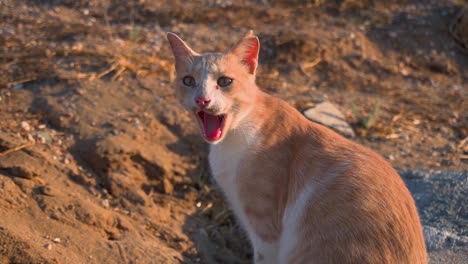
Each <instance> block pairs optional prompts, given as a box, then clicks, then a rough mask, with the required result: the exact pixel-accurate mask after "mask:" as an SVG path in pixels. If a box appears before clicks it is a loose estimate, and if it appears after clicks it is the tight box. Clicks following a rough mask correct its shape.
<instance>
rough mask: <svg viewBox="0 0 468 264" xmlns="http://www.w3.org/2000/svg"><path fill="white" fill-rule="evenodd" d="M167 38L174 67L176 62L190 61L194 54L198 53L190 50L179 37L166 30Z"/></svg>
mask: <svg viewBox="0 0 468 264" xmlns="http://www.w3.org/2000/svg"><path fill="white" fill-rule="evenodd" d="M167 40H168V41H169V44H170V45H171V50H172V54H173V55H174V58H175V61H176V67H177V65H178V64H181V63H187V61H191V60H192V58H193V57H194V56H199V55H200V54H198V53H197V52H195V51H194V50H192V49H191V48H190V47H189V46H188V45H187V44H186V43H185V42H184V41H183V40H182V39H181V38H179V37H178V36H177V35H176V34H174V33H171V32H167Z"/></svg>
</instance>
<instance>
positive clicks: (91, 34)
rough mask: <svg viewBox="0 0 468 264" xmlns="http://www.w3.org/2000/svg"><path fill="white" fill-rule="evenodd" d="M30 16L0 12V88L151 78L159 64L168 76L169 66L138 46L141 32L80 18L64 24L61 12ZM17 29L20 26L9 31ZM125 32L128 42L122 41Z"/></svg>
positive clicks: (72, 16) (141, 46)
mask: <svg viewBox="0 0 468 264" xmlns="http://www.w3.org/2000/svg"><path fill="white" fill-rule="evenodd" d="M27 12H28V10H15V11H14V12H12V11H11V10H9V9H8V8H2V9H1V10H0V16H1V17H2V19H3V20H4V21H5V22H6V23H5V27H4V28H3V29H2V30H1V31H0V43H1V45H0V88H5V87H10V88H11V87H13V88H14V87H15V86H17V85H21V84H23V83H27V82H30V81H37V80H44V79H51V78H58V79H90V80H93V79H96V78H104V77H106V76H109V77H110V78H112V79H113V80H116V79H118V78H119V77H120V76H121V74H122V73H124V72H130V73H132V74H136V75H145V74H148V73H149V72H150V71H152V70H155V65H156V66H157V67H156V69H157V70H164V71H167V72H170V69H171V62H170V61H168V60H164V59H161V58H159V57H158V56H156V54H155V52H152V51H151V49H150V48H149V47H147V46H145V45H141V43H138V35H139V34H141V33H140V32H139V31H137V30H134V29H130V30H128V28H124V29H122V28H121V27H120V28H119V27H115V26H114V27H111V26H109V25H107V26H105V25H104V26H103V25H102V24H99V23H92V21H86V20H85V19H84V18H83V17H80V16H79V13H78V14H71V15H70V17H69V18H68V19H67V20H64V19H63V18H61V17H59V16H57V15H56V13H58V12H59V11H54V10H44V12H36V13H31V14H28V13H27ZM13 24H17V25H20V26H19V27H18V28H16V29H15V28H9V26H10V25H13ZM18 29H19V30H18ZM125 31H129V33H128V34H127V37H128V38H127V39H125V38H120V37H118V33H121V32H125ZM51 32H53V33H54V34H50V33H51ZM132 32H133V33H132Z"/></svg>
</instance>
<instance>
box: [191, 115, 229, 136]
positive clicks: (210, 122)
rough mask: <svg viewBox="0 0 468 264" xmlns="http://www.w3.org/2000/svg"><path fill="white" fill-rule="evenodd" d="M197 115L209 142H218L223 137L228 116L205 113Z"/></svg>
mask: <svg viewBox="0 0 468 264" xmlns="http://www.w3.org/2000/svg"><path fill="white" fill-rule="evenodd" d="M196 115H197V117H198V120H199V121H200V126H201V127H202V128H203V134H204V136H205V138H206V139H207V140H208V141H216V140H218V139H220V138H221V137H222V136H223V132H224V131H223V129H224V125H225V123H226V115H213V114H210V113H207V112H204V111H200V112H197V113H196Z"/></svg>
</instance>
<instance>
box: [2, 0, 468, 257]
mask: <svg viewBox="0 0 468 264" xmlns="http://www.w3.org/2000/svg"><path fill="white" fill-rule="evenodd" d="M188 2H189V1H179V0H172V1H166V0H161V1H157V0H139V1H121V0H105V1H98V0H91V1H72V0H47V1H33V0H31V1H26V0H19V1H14V0H0V18H1V19H0V53H1V55H0V263H250V257H251V251H250V248H249V245H248V242H246V240H245V235H244V234H243V232H242V231H241V230H240V228H239V227H238V226H237V225H236V222H235V220H234V218H233V217H232V215H231V213H230V212H229V210H228V209H227V208H226V206H225V204H224V203H223V200H222V195H221V193H220V191H219V190H217V187H216V185H215V184H214V183H213V180H212V179H211V176H210V171H209V168H208V164H207V150H208V148H207V146H206V145H205V144H204V143H203V142H202V139H201V138H200V136H199V135H198V133H197V131H196V129H195V127H194V125H193V124H192V123H191V121H190V119H189V116H188V114H187V113H185V112H183V111H182V110H181V108H180V107H179V106H178V104H177V103H176V101H175V98H174V95H173V92H172V88H171V81H172V80H173V78H174V70H173V62H172V57H171V53H170V50H169V47H168V44H167V43H166V40H165V32H167V31H171V32H175V33H177V34H179V35H180V36H181V37H182V38H184V39H185V40H186V41H187V42H188V43H189V44H190V45H191V46H192V47H194V49H195V50H197V51H200V52H206V51H224V50H227V49H228V48H229V47H230V46H231V45H232V44H233V43H235V42H236V41H237V40H238V39H239V38H240V37H241V36H242V35H243V34H244V33H245V32H247V30H248V29H253V30H254V31H255V33H256V34H257V35H258V36H259V38H260V42H261V52H260V67H259V70H258V77H257V83H258V85H259V86H260V87H261V88H262V89H264V90H265V91H268V92H270V93H272V94H275V95H276V96H278V97H281V98H283V99H285V100H286V101H288V102H290V103H291V104H293V105H295V106H296V108H297V109H298V110H299V111H302V110H304V109H306V108H307V107H310V106H313V105H314V104H316V103H318V102H321V101H323V100H330V101H331V102H333V103H334V104H336V105H337V107H338V108H339V109H340V110H341V111H342V112H343V113H344V114H345V116H346V118H347V120H348V121H349V123H350V124H351V125H352V126H353V128H354V129H355V130H356V132H357V137H356V138H355V139H354V140H356V141H358V142H359V143H361V144H363V145H366V146H369V147H370V148H372V149H374V150H376V151H377V152H379V153H380V154H382V155H383V156H384V157H386V158H387V159H388V160H389V161H390V162H391V163H392V164H393V165H394V166H395V167H396V168H397V169H399V170H402V171H403V170H405V171H408V170H425V171H465V172H466V171H467V170H468V109H467V108H468V104H467V103H466V100H467V98H468V85H467V84H468V50H467V48H468V46H467V45H466V43H467V42H468V41H467V40H466V36H468V33H467V32H468V22H467V21H468V13H467V14H466V15H465V16H464V17H461V16H460V17H458V18H459V19H455V18H456V17H457V15H458V14H462V13H460V12H462V11H461V10H462V9H463V6H465V7H466V6H468V3H467V2H466V1H449V0H445V1H437V0H433V1H427V0H426V1H423V0H415V1H405V0H400V1H393V2H395V3H392V4H389V3H388V2H390V1H370V0H368V1H366V0H344V1H331V0H328V1H327V0H321V1H319V0H316V1H300V0H295V1H280V0H278V1H229V0H216V1H214V0H213V1H206V0H200V1H194V2H192V1H190V3H188ZM465 13H466V12H465ZM465 18H466V19H465ZM454 21H455V22H454ZM460 21H461V22H460ZM463 21H464V22H463ZM454 23H455V24H454ZM462 23H465V26H464V27H463V24H462ZM464 33H466V34H464ZM377 106H378V109H377V110H376V111H375V112H376V114H375V115H374V114H372V113H373V112H374V110H375V109H376V107H377ZM369 117H372V119H373V122H369V123H367V124H365V123H366V120H367V119H368V118H369ZM366 125H368V126H367V127H366ZM465 184H466V181H465ZM461 192H462V193H463V192H465V194H466V189H463V188H462V191H461ZM454 215H455V216H457V217H458V216H460V217H461V218H462V222H463V221H464V223H466V221H467V220H466V212H465V213H460V212H455V213H454ZM423 221H424V220H423ZM465 227H466V226H465ZM461 228H462V229H463V227H461ZM462 233H463V234H465V235H466V230H465V232H462ZM450 254H452V253H450ZM453 254H456V253H453ZM463 254H466V251H465V253H463ZM440 259H441V257H440V256H433V260H434V261H439V260H440ZM442 260H443V258H442ZM442 260H440V261H442Z"/></svg>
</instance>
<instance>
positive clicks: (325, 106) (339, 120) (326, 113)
mask: <svg viewBox="0 0 468 264" xmlns="http://www.w3.org/2000/svg"><path fill="white" fill-rule="evenodd" d="M304 115H305V117H307V118H308V119H310V120H312V121H315V122H317V123H320V124H322V125H325V126H327V127H329V128H332V129H334V130H336V131H338V132H339V133H341V134H343V135H345V136H348V137H355V136H356V134H355V133H354V130H353V129H352V128H351V126H350V125H349V124H348V122H346V119H345V117H344V115H343V113H341V112H340V110H338V108H336V107H335V106H334V105H333V104H332V103H330V102H328V101H325V102H323V103H320V104H317V105H316V106H315V107H314V108H309V109H307V110H305V111H304Z"/></svg>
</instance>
